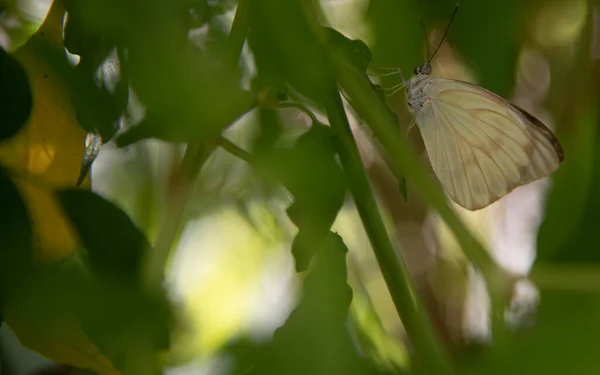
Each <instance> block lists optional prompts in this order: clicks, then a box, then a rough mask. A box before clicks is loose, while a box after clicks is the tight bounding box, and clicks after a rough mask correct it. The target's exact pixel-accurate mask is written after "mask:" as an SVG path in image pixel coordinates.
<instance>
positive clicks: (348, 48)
mask: <svg viewBox="0 0 600 375" xmlns="http://www.w3.org/2000/svg"><path fill="white" fill-rule="evenodd" d="M325 33H326V35H327V44H328V45H329V47H330V48H331V49H332V50H333V51H335V52H338V53H342V54H343V55H344V56H346V58H347V59H348V61H350V62H351V63H352V65H354V66H355V67H356V69H358V70H359V71H361V72H363V73H366V72H367V68H368V67H369V64H371V60H372V59H373V55H372V54H371V50H370V49H369V47H368V46H367V45H366V44H365V43H364V42H363V41H362V40H351V39H349V38H347V37H345V36H344V35H343V34H341V33H340V32H339V31H337V30H334V29H332V28H329V27H326V28H325Z"/></svg>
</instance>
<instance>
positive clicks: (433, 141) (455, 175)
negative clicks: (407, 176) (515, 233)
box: [405, 63, 563, 210]
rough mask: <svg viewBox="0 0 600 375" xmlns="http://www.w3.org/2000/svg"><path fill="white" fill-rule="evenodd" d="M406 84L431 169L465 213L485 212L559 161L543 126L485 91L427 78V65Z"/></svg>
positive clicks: (558, 151)
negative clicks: (491, 205) (485, 209)
mask: <svg viewBox="0 0 600 375" xmlns="http://www.w3.org/2000/svg"><path fill="white" fill-rule="evenodd" d="M405 85H406V90H407V106H408V109H409V111H410V112H411V113H412V114H413V115H414V116H415V120H416V123H417V126H418V127H419V129H420V131H421V135H422V137H423V141H424V143H425V148H426V150H427V153H428V155H429V159H430V160H431V165H432V167H433V170H434V172H435V174H436V176H437V177H438V179H439V180H440V182H441V183H442V186H443V187H444V189H445V190H446V192H447V193H448V195H449V196H450V197H451V198H452V200H454V201H455V202H456V203H458V204H459V205H461V206H462V207H464V208H466V209H469V210H478V209H481V208H483V207H486V206H487V205H489V204H491V203H493V202H495V201H497V200H498V199H500V198H502V197H503V196H505V195H506V194H508V193H510V192H511V191H512V190H514V189H516V188H517V187H519V186H522V185H525V184H528V183H530V182H533V181H535V180H538V179H540V178H543V177H545V176H548V175H549V174H551V173H552V172H554V171H555V170H556V169H557V168H558V166H559V165H560V163H561V162H562V161H563V151H562V148H561V146H560V144H559V142H558V140H556V138H555V137H554V135H553V134H552V132H551V131H550V130H549V129H548V128H547V127H546V126H545V125H544V124H542V123H541V122H540V121H539V120H537V119H536V118H535V117H534V116H532V115H530V114H529V113H527V112H526V111H524V110H522V109H521V108H519V107H517V106H515V105H514V104H512V103H510V102H508V101H506V100H505V99H503V98H501V97H499V96H498V95H496V94H494V93H492V92H490V91H488V90H485V89H483V88H481V87H478V86H476V85H473V84H470V83H467V82H462V81H457V80H450V79H443V78H437V77H432V76H431V65H429V63H425V64H423V65H421V66H420V67H418V68H417V69H415V75H414V76H413V77H412V78H411V79H409V80H407V81H405Z"/></svg>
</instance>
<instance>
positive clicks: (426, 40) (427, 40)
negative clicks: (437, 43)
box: [421, 20, 431, 62]
mask: <svg viewBox="0 0 600 375" xmlns="http://www.w3.org/2000/svg"><path fill="white" fill-rule="evenodd" d="M421 29H423V35H424V36H425V43H426V45H427V62H429V61H431V60H430V59H429V39H428V38H427V30H426V29H425V23H424V22H423V20H421Z"/></svg>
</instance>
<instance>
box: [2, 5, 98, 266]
mask: <svg viewBox="0 0 600 375" xmlns="http://www.w3.org/2000/svg"><path fill="white" fill-rule="evenodd" d="M63 15H64V8H62V6H61V4H60V2H55V3H54V4H53V5H52V7H51V8H50V10H49V11H48V15H47V16H46V19H45V20H44V22H43V23H42V25H41V26H40V27H39V29H38V31H37V32H36V33H35V34H34V35H33V36H32V37H31V38H30V39H29V40H28V41H27V42H26V43H25V44H24V45H22V46H21V47H19V48H18V49H17V50H16V51H15V52H14V54H13V56H14V57H15V58H16V59H17V60H18V61H19V62H20V63H21V64H22V66H23V67H24V69H25V71H26V73H27V76H28V79H29V83H30V85H31V90H32V93H33V109H32V112H31V116H30V117H29V120H28V122H27V124H26V125H25V127H24V128H23V129H22V130H21V131H20V132H19V133H17V134H16V136H14V137H12V138H10V139H9V140H6V141H4V142H2V144H0V164H2V165H4V166H5V167H6V168H7V169H10V170H13V171H15V172H17V173H16V174H15V175H21V174H22V175H25V176H34V177H35V180H36V181H37V182H38V183H35V184H34V183H32V182H31V181H30V180H28V179H27V178H21V177H15V180H14V181H15V183H16V185H17V187H18V188H19V190H20V192H21V194H22V196H23V198H24V200H25V203H26V204H27V207H28V210H29V214H30V217H31V220H32V222H33V227H34V243H35V251H36V258H37V259H39V260H43V261H50V262H54V261H58V260H61V259H63V258H65V257H66V256H68V255H70V254H72V253H73V252H74V251H76V250H77V248H78V244H77V242H78V239H77V237H76V235H75V233H74V232H73V230H72V228H71V227H70V225H69V223H68V221H67V220H66V218H65V217H64V214H63V213H62V212H61V211H60V208H59V207H58V204H57V202H56V199H55V197H54V196H53V194H52V191H51V190H52V189H53V188H59V187H67V186H74V185H75V183H76V181H77V176H78V173H79V169H80V166H81V160H82V158H83V153H84V148H85V146H84V140H85V131H84V130H83V129H82V128H81V127H80V126H79V124H78V123H77V120H76V115H75V113H74V110H73V106H72V105H71V99H70V94H69V89H68V85H66V84H65V82H64V80H63V79H62V76H61V75H60V74H59V72H58V71H57V70H56V69H55V66H54V65H53V63H52V62H51V61H49V56H50V55H51V56H55V57H57V58H58V59H62V60H63V61H66V60H65V59H66V58H65V56H64V53H63V52H62V51H63V49H62V47H63V44H62V39H61V35H62V19H63ZM50 51H51V52H50ZM46 52H48V53H46ZM65 63H66V62H65ZM82 187H84V188H89V178H88V179H86V180H85V181H84V182H83V184H82Z"/></svg>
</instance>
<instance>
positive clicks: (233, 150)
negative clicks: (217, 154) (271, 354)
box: [219, 137, 255, 165]
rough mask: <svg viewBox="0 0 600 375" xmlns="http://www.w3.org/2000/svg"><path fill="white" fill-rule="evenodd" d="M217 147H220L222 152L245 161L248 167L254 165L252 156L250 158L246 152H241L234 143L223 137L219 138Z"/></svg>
mask: <svg viewBox="0 0 600 375" xmlns="http://www.w3.org/2000/svg"><path fill="white" fill-rule="evenodd" d="M219 147H221V148H222V149H223V150H225V151H227V152H229V153H230V154H232V155H234V156H237V157H238V158H240V159H242V160H244V161H246V162H247V163H248V164H250V165H252V164H255V162H254V156H252V154H250V153H249V152H248V151H246V150H243V149H242V148H240V147H239V146H237V145H236V144H235V143H233V142H231V141H230V140H229V139H227V138H225V137H220V138H219Z"/></svg>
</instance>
